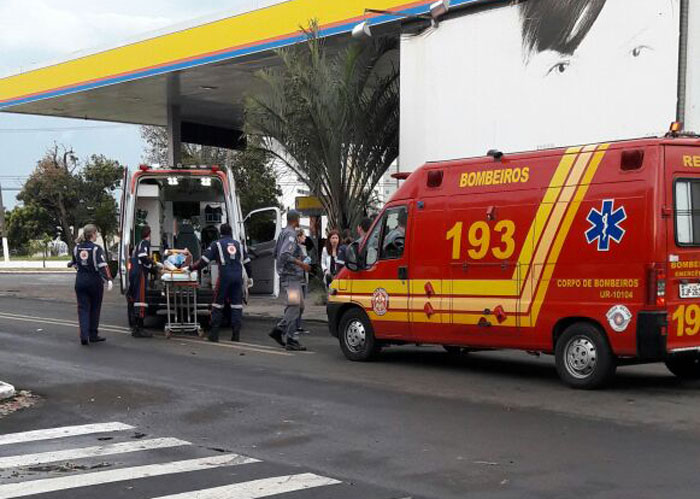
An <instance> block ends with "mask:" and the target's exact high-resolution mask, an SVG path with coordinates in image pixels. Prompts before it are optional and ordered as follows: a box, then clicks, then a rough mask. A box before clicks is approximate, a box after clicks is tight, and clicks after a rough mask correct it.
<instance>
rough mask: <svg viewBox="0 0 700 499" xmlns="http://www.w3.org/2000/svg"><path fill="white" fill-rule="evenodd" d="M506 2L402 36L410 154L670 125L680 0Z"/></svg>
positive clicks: (591, 138) (512, 146)
mask: <svg viewBox="0 0 700 499" xmlns="http://www.w3.org/2000/svg"><path fill="white" fill-rule="evenodd" d="M693 1H694V0H693ZM691 3H692V2H691ZM500 5H501V6H500V7H497V8H493V9H490V10H486V11H483V12H482V11H479V12H475V13H473V14H471V13H469V12H468V11H466V10H465V12H467V13H466V14H465V15H463V16H460V17H455V18H453V19H448V20H445V21H444V22H442V23H441V25H440V28H439V29H438V30H434V31H432V32H430V36H424V37H416V38H410V39H409V38H407V39H405V40H403V41H402V46H401V50H402V58H403V60H405V61H407V64H406V65H405V66H406V67H405V68H404V69H405V74H409V75H410V76H409V77H406V78H404V79H402V83H405V87H406V91H405V92H404V91H403V90H402V93H405V95H410V96H411V99H406V100H404V103H403V104H402V116H403V117H404V118H405V119H402V127H403V128H402V132H401V134H402V139H403V140H401V157H402V162H403V163H404V164H406V165H411V166H414V165H415V166H419V165H421V164H424V163H425V162H426V161H437V160H440V159H450V158H458V157H469V156H477V155H481V154H483V153H484V151H487V150H489V149H492V148H494V147H496V146H497V148H498V149H499V150H505V151H508V150H510V151H526V150H532V149H545V148H551V147H560V146H561V147H564V146H569V145H574V144H584V143H597V142H608V141H611V140H620V139H625V138H631V137H643V136H658V135H660V134H663V133H665V131H666V129H667V128H668V123H669V122H671V121H673V119H674V118H675V115H676V107H677V100H678V99H677V97H678V95H677V90H678V88H677V87H678V68H679V65H678V53H679V50H678V40H679V36H680V29H679V26H680V0H514V1H513V2H501V3H500ZM445 47H450V50H448V51H446V50H445ZM414 60H415V61H420V63H421V65H422V66H421V65H419V64H414V65H413V66H411V63H412V61H414ZM475 74H478V75H479V76H478V78H475V77H474V75H475ZM444 82H465V83H464V84H454V85H445V84H444ZM438 87H439V88H441V91H440V99H439V100H435V99H434V98H432V99H431V98H430V97H429V96H431V95H432V94H431V93H430V89H432V88H438ZM423 96H424V97H423ZM416 102H418V103H419V104H420V105H419V104H416ZM415 137H422V140H416V139H415Z"/></svg>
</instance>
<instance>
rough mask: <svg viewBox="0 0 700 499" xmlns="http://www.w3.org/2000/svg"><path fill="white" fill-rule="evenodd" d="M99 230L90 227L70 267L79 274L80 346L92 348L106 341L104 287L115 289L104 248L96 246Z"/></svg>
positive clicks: (74, 254) (76, 278)
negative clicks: (101, 331) (100, 330)
mask: <svg viewBox="0 0 700 499" xmlns="http://www.w3.org/2000/svg"><path fill="white" fill-rule="evenodd" d="M96 238H97V227H95V226H94V225H92V224H88V225H86V226H85V227H84V228H83V233H82V235H81V236H80V237H79V238H78V240H77V241H76V246H75V248H73V258H72V260H71V262H70V263H69V264H68V265H69V266H70V267H75V268H76V269H77V271H78V273H77V275H76V277H75V294H76V296H77V298H78V322H79V323H80V343H81V344H82V345H89V344H90V343H97V342H100V341H105V339H104V338H103V337H102V336H100V335H99V333H98V328H99V326H100V310H101V309H102V295H103V293H104V284H105V283H107V290H108V291H111V290H112V276H111V274H110V273H109V266H108V265H107V261H106V259H105V253H104V251H103V250H102V248H101V247H99V246H98V245H97V244H95V239H96Z"/></svg>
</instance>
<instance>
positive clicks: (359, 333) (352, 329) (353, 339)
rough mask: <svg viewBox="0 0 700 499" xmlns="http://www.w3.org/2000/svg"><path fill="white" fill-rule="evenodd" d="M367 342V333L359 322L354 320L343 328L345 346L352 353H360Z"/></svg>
mask: <svg viewBox="0 0 700 499" xmlns="http://www.w3.org/2000/svg"><path fill="white" fill-rule="evenodd" d="M366 342H367V331H366V330H365V325H364V324H362V322H361V321H359V320H357V319H354V320H352V321H350V322H349V323H348V325H347V327H346V328H345V345H346V346H347V347H348V350H350V351H351V352H353V353H360V352H362V351H363V350H364V348H365V343H366Z"/></svg>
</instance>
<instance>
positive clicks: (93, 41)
mask: <svg viewBox="0 0 700 499" xmlns="http://www.w3.org/2000/svg"><path fill="white" fill-rule="evenodd" d="M258 1H259V0H197V1H196V2H195V1H192V0H146V1H144V0H120V1H119V2H113V1H109V2H108V1H106V0H0V76H4V75H7V74H12V73H16V72H18V71H19V70H20V69H22V68H24V69H26V68H27V67H30V66H32V65H33V64H40V63H42V62H46V61H50V60H53V59H56V58H62V57H69V56H70V55H71V54H72V53H74V52H77V51H81V50H85V49H88V48H91V47H101V46H105V45H106V46H109V45H111V44H113V43H116V42H118V41H120V40H122V39H125V38H130V37H133V36H135V35H139V34H141V33H144V32H148V31H152V30H156V29H160V28H164V27H167V26H169V25H172V24H177V23H181V22H185V21H189V20H192V19H194V18H197V17H200V16H205V15H209V14H212V13H216V12H219V11H222V10H229V9H234V8H238V7H240V6H255V5H256V4H257V3H258ZM82 127H88V128H83V129H82V130H81V129H80V128H82ZM54 141H55V142H58V143H59V144H66V145H69V146H72V147H73V149H74V150H75V151H76V152H77V153H78V155H79V156H80V157H81V158H86V157H88V156H90V155H91V154H95V153H101V154H105V155H106V156H108V157H111V158H114V159H118V160H119V161H121V162H122V163H123V164H126V165H130V166H133V165H136V164H138V162H139V161H140V159H141V153H142V143H141V139H140V137H139V133H138V127H135V126H130V125H112V124H105V123H99V122H87V123H86V122H85V121H82V120H67V119H57V118H43V117H39V116H22V115H14V114H8V113H0V151H1V152H2V161H1V162H0V182H1V183H2V185H3V188H4V189H7V188H16V187H19V186H20V185H21V181H22V180H23V178H24V176H26V175H28V174H29V173H30V172H31V171H32V169H33V168H34V165H35V163H36V161H37V160H38V159H39V158H40V157H41V156H42V155H43V153H44V152H45V150H46V149H47V147H49V146H50V145H51V144H53V142H54ZM15 194H16V192H13V191H4V196H3V197H4V201H5V204H6V205H7V206H8V207H12V206H14V203H15V199H14V196H15Z"/></svg>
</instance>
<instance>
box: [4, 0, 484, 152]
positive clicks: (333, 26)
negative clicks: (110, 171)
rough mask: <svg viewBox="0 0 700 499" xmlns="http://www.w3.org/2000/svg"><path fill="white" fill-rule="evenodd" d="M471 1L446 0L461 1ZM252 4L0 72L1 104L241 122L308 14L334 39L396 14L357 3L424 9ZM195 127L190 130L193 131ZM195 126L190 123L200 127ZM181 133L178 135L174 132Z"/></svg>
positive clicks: (94, 116) (162, 121) (155, 121)
mask: <svg viewBox="0 0 700 499" xmlns="http://www.w3.org/2000/svg"><path fill="white" fill-rule="evenodd" d="M472 1H474V0H461V1H459V0H458V1H453V2H452V3H453V4H460V3H462V4H465V3H470V2H472ZM263 3H264V4H265V5H266V6H265V7H263V8H259V9H257V10H252V11H247V12H242V13H237V14H234V15H230V14H229V15H228V16H224V17H219V18H216V19H210V20H206V21H204V22H202V23H199V24H196V25H194V26H189V27H184V28H179V29H178V28H174V29H173V30H172V31H170V32H167V33H165V34H158V35H151V36H147V37H145V38H143V39H140V40H136V41H133V42H127V43H124V44H122V45H121V46H118V47H115V48H111V49H107V50H102V51H95V52H91V53H86V54H81V55H80V56H78V57H76V58H73V59H70V60H66V61H63V62H59V63H56V64H53V65H49V66H45V67H40V68H37V69H32V70H30V71H26V72H22V73H20V74H16V75H12V76H8V77H6V78H2V79H0V110H1V111H6V112H12V113H25V114H35V115H44V116H58V117H70V118H81V119H88V120H104V121H112V122H122V123H134V124H147V125H167V124H168V120H169V109H170V108H171V106H177V108H178V111H177V112H178V121H181V123H182V125H183V133H186V131H185V128H186V126H187V125H188V124H189V126H190V127H192V126H194V127H197V126H200V125H201V126H205V127H209V128H210V130H214V129H215V128H219V129H221V130H228V129H230V130H236V129H240V126H241V124H242V101H243V98H244V96H245V95H246V93H248V91H250V90H252V89H253V88H254V85H255V79H254V77H253V75H254V73H255V72H256V71H257V70H259V69H261V68H264V67H269V66H271V65H274V64H275V61H276V57H275V55H274V52H273V51H274V49H277V48H280V47H284V46H288V45H291V44H294V43H297V42H299V41H302V40H303V39H304V36H305V35H304V33H303V32H302V31H301V28H302V27H306V26H308V24H309V21H310V20H311V19H316V20H317V21H318V24H319V30H320V35H321V36H322V37H326V38H331V39H332V43H334V44H336V43H337V44H339V45H342V44H344V43H346V42H347V41H348V40H350V36H349V33H350V32H351V31H352V28H353V27H354V26H356V25H357V24H358V23H359V22H361V21H363V20H368V21H369V23H370V24H372V25H378V24H386V23H391V22H396V21H397V16H394V15H389V14H371V15H366V14H365V8H372V9H383V10H389V11H392V12H393V11H401V12H405V13H407V14H411V15H413V14H423V13H426V12H427V11H428V9H429V5H430V3H431V2H430V1H429V0H422V1H417V2H411V3H406V0H403V1H402V0H333V1H329V0H286V1H285V0H267V1H265V2H263ZM196 132H197V131H196V130H195V133H196ZM201 132H202V130H199V133H200V134H201ZM184 139H185V137H184V136H183V140H184Z"/></svg>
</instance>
